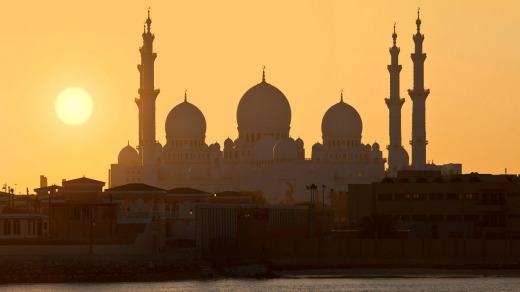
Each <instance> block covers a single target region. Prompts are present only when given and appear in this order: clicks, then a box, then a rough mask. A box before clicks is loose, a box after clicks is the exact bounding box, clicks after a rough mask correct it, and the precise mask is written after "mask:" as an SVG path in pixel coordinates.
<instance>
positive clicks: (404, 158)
mask: <svg viewBox="0 0 520 292" xmlns="http://www.w3.org/2000/svg"><path fill="white" fill-rule="evenodd" d="M397 155H398V157H397V165H398V167H399V169H403V168H405V167H407V166H408V163H409V162H410V157H409V156H408V152H406V149H404V148H403V147H401V148H399V151H398V152H397Z"/></svg>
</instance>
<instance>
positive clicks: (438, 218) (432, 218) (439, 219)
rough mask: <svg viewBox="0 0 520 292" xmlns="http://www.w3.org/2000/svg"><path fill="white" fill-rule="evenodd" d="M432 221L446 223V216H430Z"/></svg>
mask: <svg viewBox="0 0 520 292" xmlns="http://www.w3.org/2000/svg"><path fill="white" fill-rule="evenodd" d="M429 218H430V221H444V215H430V217H429Z"/></svg>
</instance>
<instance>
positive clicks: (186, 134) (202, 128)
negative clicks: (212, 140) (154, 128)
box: [166, 100, 206, 141]
mask: <svg viewBox="0 0 520 292" xmlns="http://www.w3.org/2000/svg"><path fill="white" fill-rule="evenodd" d="M205 137H206V119H205V118H204V115H203V114H202V112H201V111H200V110H199V108H198V107H196V106H194V105H193V104H191V103H189V102H187V101H186V100H185V101H184V102H182V103H180V104H178V105H176V106H175V107H174V108H173V109H172V110H171V111H170V113H169V114H168V117H167V118H166V140H168V141H169V140H176V139H204V138H205Z"/></svg>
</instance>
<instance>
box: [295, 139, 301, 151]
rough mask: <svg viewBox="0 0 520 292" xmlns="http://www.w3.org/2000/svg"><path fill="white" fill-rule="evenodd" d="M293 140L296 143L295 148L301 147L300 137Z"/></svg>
mask: <svg viewBox="0 0 520 292" xmlns="http://www.w3.org/2000/svg"><path fill="white" fill-rule="evenodd" d="M294 142H295V143H296V148H298V149H302V148H303V140H302V139H301V138H298V139H296V141H294Z"/></svg>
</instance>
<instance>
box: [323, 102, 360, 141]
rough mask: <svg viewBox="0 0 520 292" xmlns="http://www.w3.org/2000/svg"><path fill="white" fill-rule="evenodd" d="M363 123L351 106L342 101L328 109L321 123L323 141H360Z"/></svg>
mask: <svg viewBox="0 0 520 292" xmlns="http://www.w3.org/2000/svg"><path fill="white" fill-rule="evenodd" d="M362 131H363V122H362V121H361V117H360V116H359V113H358V112H357V111H356V109H355V108H353V107H352V106H351V105H349V104H347V103H345V102H344V101H343V97H342V98H341V101H340V102H338V103H337V104H335V105H333V106H332V107H330V108H329V109H328V110H327V112H326V113H325V115H324V116H323V120H322V122H321V132H322V134H323V139H336V138H345V139H355V140H359V139H361V132H362Z"/></svg>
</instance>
